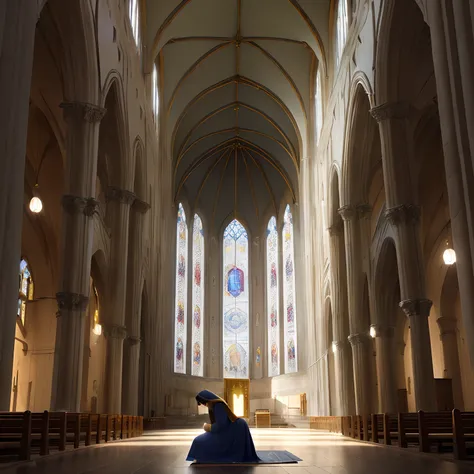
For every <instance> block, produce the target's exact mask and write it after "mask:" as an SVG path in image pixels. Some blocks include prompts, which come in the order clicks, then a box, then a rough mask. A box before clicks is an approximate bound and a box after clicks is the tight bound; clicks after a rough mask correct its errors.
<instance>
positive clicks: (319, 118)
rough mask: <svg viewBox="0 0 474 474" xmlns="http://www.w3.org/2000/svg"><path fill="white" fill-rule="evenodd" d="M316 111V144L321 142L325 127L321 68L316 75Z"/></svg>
mask: <svg viewBox="0 0 474 474" xmlns="http://www.w3.org/2000/svg"><path fill="white" fill-rule="evenodd" d="M315 107H316V113H315V117H314V121H315V126H316V129H315V132H316V136H315V142H316V145H317V144H318V143H319V137H320V136H321V129H322V127H323V95H322V90H321V69H318V74H317V76H316V97H315Z"/></svg>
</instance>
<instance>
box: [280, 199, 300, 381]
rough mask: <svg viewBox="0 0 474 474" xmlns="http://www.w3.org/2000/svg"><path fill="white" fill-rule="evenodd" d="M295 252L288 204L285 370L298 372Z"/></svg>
mask: <svg viewBox="0 0 474 474" xmlns="http://www.w3.org/2000/svg"><path fill="white" fill-rule="evenodd" d="M294 254H295V252H294V241H293V215H292V214H291V209H290V206H289V205H288V206H286V209H285V215H284V219H283V264H284V266H285V267H284V278H283V305H284V308H285V314H284V315H283V321H284V325H283V329H284V334H285V337H284V341H285V372H286V373H291V372H297V370H298V360H297V337H296V295H295V264H294V262H295V255H294Z"/></svg>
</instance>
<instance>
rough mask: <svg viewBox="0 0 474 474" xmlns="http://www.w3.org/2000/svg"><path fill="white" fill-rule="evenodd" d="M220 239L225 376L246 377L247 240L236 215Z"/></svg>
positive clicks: (247, 365)
mask: <svg viewBox="0 0 474 474" xmlns="http://www.w3.org/2000/svg"><path fill="white" fill-rule="evenodd" d="M223 239H224V245H223V308H222V310H223V357H224V378H249V293H248V287H249V279H248V269H249V259H248V250H249V248H248V246H249V240H248V235H247V231H246V230H245V228H244V226H243V225H242V224H241V223H240V222H239V221H238V220H236V219H234V220H233V221H232V222H231V223H230V224H229V225H228V226H227V227H226V229H225V230H224V236H223Z"/></svg>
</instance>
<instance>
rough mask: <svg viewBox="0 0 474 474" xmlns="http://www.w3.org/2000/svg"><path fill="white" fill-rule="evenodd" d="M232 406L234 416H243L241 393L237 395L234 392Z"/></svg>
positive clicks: (242, 397)
mask: <svg viewBox="0 0 474 474" xmlns="http://www.w3.org/2000/svg"><path fill="white" fill-rule="evenodd" d="M233 398H234V406H233V407H232V408H233V411H234V413H235V414H236V416H244V396H243V395H237V394H236V393H234V397H233Z"/></svg>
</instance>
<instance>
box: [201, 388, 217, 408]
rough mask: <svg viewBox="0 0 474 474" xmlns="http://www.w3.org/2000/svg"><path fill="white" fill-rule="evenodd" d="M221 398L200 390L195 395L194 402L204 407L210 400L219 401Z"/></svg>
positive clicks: (208, 391)
mask: <svg viewBox="0 0 474 474" xmlns="http://www.w3.org/2000/svg"><path fill="white" fill-rule="evenodd" d="M220 399H221V397H218V396H217V395H216V394H215V393H213V392H211V391H210V390H201V391H200V392H199V393H198V394H197V395H196V400H197V401H198V403H201V404H202V405H205V404H206V403H207V402H210V401H212V400H220Z"/></svg>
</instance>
